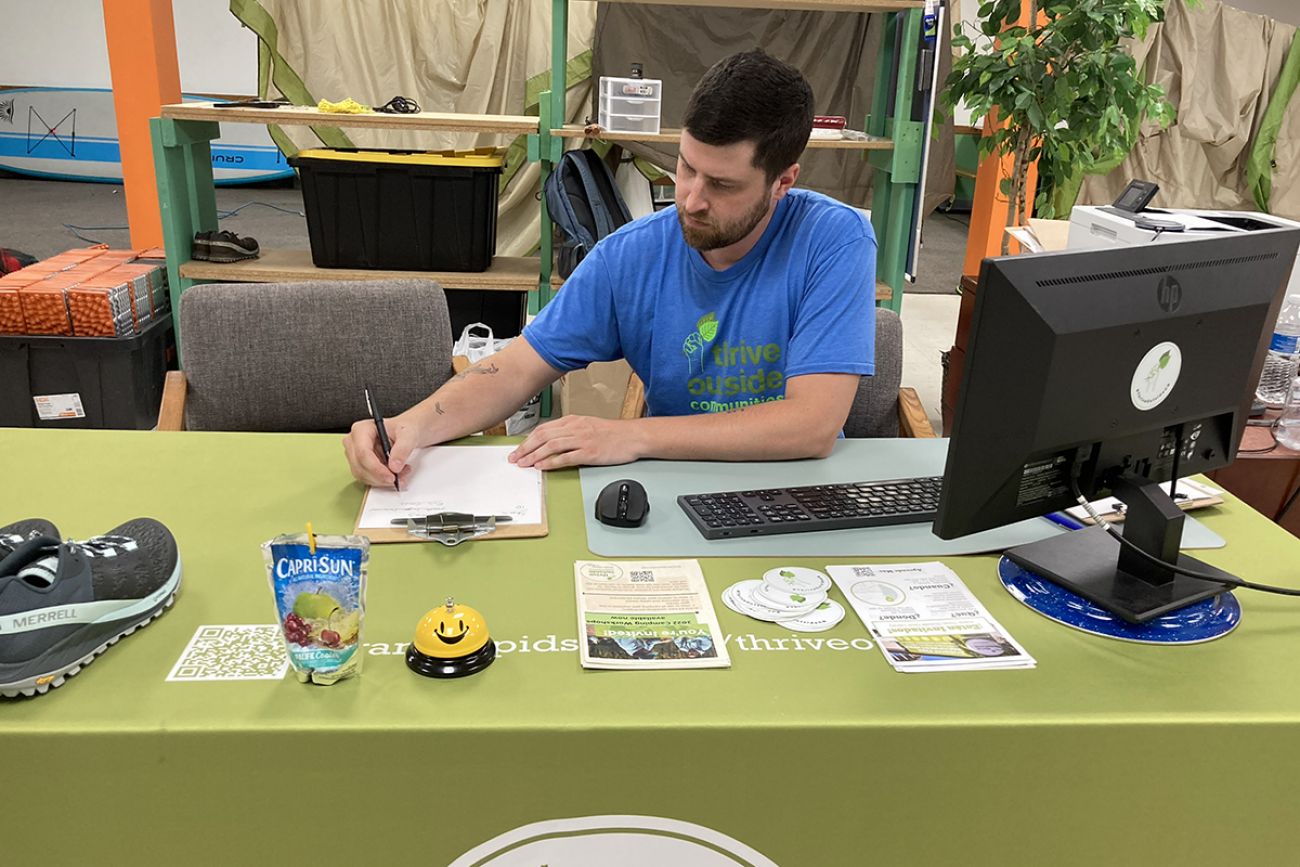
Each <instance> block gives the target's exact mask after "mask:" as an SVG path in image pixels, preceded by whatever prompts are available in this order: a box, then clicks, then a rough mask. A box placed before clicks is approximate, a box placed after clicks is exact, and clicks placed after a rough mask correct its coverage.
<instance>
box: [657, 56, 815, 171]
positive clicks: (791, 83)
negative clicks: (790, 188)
mask: <svg viewBox="0 0 1300 867" xmlns="http://www.w3.org/2000/svg"><path fill="white" fill-rule="evenodd" d="M812 120H813V94H812V88H811V87H809V86H808V82H807V80H805V79H804V77H803V74H802V73H800V72H799V70H797V69H795V68H794V67H793V66H790V65H789V64H787V63H782V62H781V61H779V60H777V59H776V58H775V57H772V56H771V55H770V54H767V53H765V52H764V51H763V50H762V49H754V50H753V51H742V52H741V53H739V54H733V55H731V56H730V57H726V58H723V59H722V60H719V61H718V62H717V63H715V64H713V66H712V67H710V68H709V71H708V72H706V73H704V77H703V78H701V79H700V82H699V84H697V85H695V91H694V92H693V93H692V94H691V99H690V102H688V103H687V104H686V112H685V114H683V116H682V126H683V127H685V128H686V129H687V130H689V131H690V134H691V136H692V137H693V138H695V139H697V140H699V141H701V142H703V143H704V144H707V145H713V146H715V147H716V146H723V145H730V144H735V143H736V142H740V141H752V142H754V165H755V166H756V167H758V168H761V169H762V170H763V172H764V174H766V175H767V179H768V181H769V182H770V181H773V180H775V179H776V176H777V175H779V174H781V172H782V171H784V170H785V169H786V168H788V167H789V166H791V165H793V164H794V163H796V162H798V161H799V155H800V154H802V153H803V149H804V147H805V146H806V145H807V144H808V136H809V134H810V133H811V132H812Z"/></svg>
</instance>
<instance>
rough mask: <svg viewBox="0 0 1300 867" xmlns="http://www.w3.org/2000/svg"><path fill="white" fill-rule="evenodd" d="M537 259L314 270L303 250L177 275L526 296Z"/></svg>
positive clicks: (194, 265)
mask: <svg viewBox="0 0 1300 867" xmlns="http://www.w3.org/2000/svg"><path fill="white" fill-rule="evenodd" d="M540 267H541V266H540V263H539V260H538V259H536V258H532V257H511V256H497V257H496V258H495V259H493V260H492V267H491V268H488V270H486V271H378V270H371V269H368V268H317V267H316V266H315V265H313V264H312V262H311V253H310V252H309V251H307V250H263V251H262V255H261V256H259V257H258V258H256V259H246V260H244V261H243V262H233V263H228V264H227V263H221V262H200V261H198V260H197V259H195V260H191V261H189V262H185V263H183V264H182V265H181V276H182V277H185V278H188V279H191V280H216V281H221V282H223V283H280V282H286V281H291V280H406V279H422V280H436V281H438V282H439V283H441V284H442V285H443V286H445V287H446V288H448V289H500V290H506V291H512V292H527V291H533V290H535V289H536V288H537V281H538V277H539V274H540Z"/></svg>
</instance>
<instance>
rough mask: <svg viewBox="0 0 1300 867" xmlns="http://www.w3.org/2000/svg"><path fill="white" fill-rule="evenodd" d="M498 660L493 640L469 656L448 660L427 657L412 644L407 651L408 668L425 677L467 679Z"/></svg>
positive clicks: (489, 640)
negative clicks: (466, 677)
mask: <svg viewBox="0 0 1300 867" xmlns="http://www.w3.org/2000/svg"><path fill="white" fill-rule="evenodd" d="M496 658H497V645H496V642H495V641H493V640H492V639H490V638H489V639H488V643H487V644H485V645H483V646H482V647H480V648H479V649H478V650H476V651H474V652H473V653H471V654H468V655H467V656H457V657H453V658H450V659H446V658H443V657H438V656H425V655H424V654H423V653H421V652H420V651H418V650H416V648H415V645H414V644H412V645H411V646H410V647H408V648H407V649H406V667H407V668H409V669H411V671H413V672H415V673H416V674H421V675H424V676H425V677H465V676H466V675H468V674H478V673H479V672H480V671H482V670H483V669H485V668H487V667H488V666H489V665H491V664H492V663H493V661H494V660H496Z"/></svg>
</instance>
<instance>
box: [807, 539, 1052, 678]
mask: <svg viewBox="0 0 1300 867" xmlns="http://www.w3.org/2000/svg"><path fill="white" fill-rule="evenodd" d="M827 571H829V572H830V573H831V578H833V579H834V580H835V584H836V585H837V586H838V587H839V588H840V590H841V591H843V593H844V597H845V598H846V599H848V600H849V604H850V605H852V606H853V610H854V611H855V612H856V613H857V615H858V617H860V618H862V622H863V624H864V625H865V626H866V627H867V631H868V632H870V633H871V637H872V638H874V639H875V641H876V643H877V644H879V645H880V650H881V652H882V653H884V654H885V659H887V660H889V663H890V665H892V666H894V668H895V669H896V670H897V671H973V670H978V669H988V668H1033V667H1034V665H1035V663H1034V658H1033V657H1032V656H1030V655H1029V654H1028V653H1026V652H1025V649H1024V648H1023V647H1021V646H1020V645H1019V643H1017V642H1016V640H1015V639H1014V638H1012V637H1011V636H1010V635H1008V634H1007V631H1006V630H1005V629H1003V628H1002V626H1001V624H999V623H998V622H997V621H996V620H994V619H993V617H992V616H990V615H989V613H988V611H986V610H985V608H984V606H983V605H981V604H980V603H979V600H978V599H976V598H975V597H974V596H973V595H971V592H970V591H969V590H967V589H966V585H965V584H963V583H962V581H961V579H960V578H958V577H957V573H955V572H953V571H952V570H951V569H949V568H948V567H947V566H945V565H943V564H942V563H898V564H894V565H889V566H830V567H828V569H827Z"/></svg>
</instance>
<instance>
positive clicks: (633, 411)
mask: <svg viewBox="0 0 1300 867" xmlns="http://www.w3.org/2000/svg"><path fill="white" fill-rule="evenodd" d="M643 415H645V383H644V382H642V381H641V377H639V376H637V375H636V372H635V371H633V372H632V373H630V374H628V377H627V391H625V392H623V408H622V409H621V410H619V413H618V417H619V418H640V417H641V416H643Z"/></svg>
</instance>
